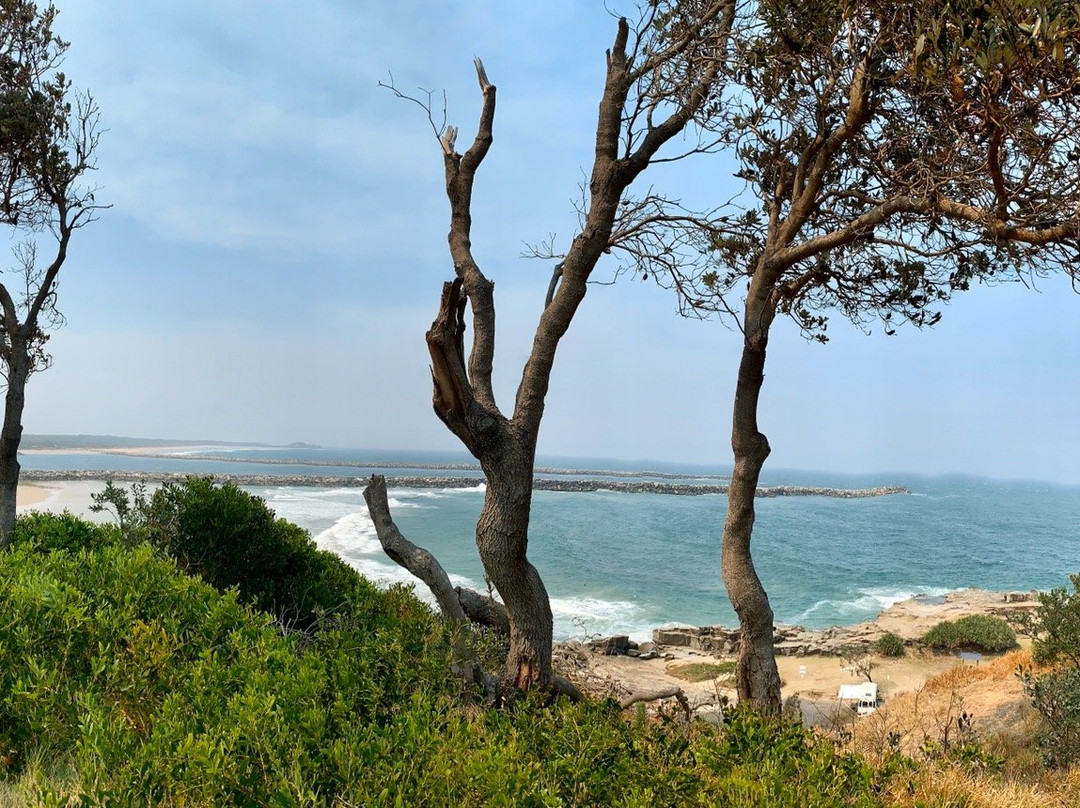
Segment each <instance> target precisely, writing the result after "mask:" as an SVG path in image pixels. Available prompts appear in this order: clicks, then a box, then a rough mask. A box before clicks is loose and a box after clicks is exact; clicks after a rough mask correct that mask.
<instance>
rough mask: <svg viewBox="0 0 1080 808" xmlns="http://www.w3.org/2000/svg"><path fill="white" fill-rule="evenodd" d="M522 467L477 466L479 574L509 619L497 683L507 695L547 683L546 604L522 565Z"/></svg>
mask: <svg viewBox="0 0 1080 808" xmlns="http://www.w3.org/2000/svg"><path fill="white" fill-rule="evenodd" d="M518 452H520V450H518ZM525 461H526V459H525V458H521V459H518V460H515V461H509V460H508V459H505V458H504V459H502V460H501V462H498V463H496V464H492V465H490V466H489V465H488V464H487V463H483V462H482V465H483V466H484V471H485V473H486V474H487V478H488V484H487V489H486V491H485V492H484V507H483V509H482V510H481V511H480V517H479V519H478V520H477V523H476V546H477V550H478V551H479V553H480V560H481V561H482V562H483V564H484V572H485V573H486V574H487V576H488V578H489V579H490V580H491V582H492V584H493V585H494V586H495V588H496V589H497V590H498V592H499V595H500V596H501V597H502V599H503V603H504V604H505V605H506V611H507V613H508V615H509V617H510V651H509V653H508V654H507V657H506V666H505V667H504V669H503V674H502V677H501V685H502V689H503V690H504V691H507V692H509V691H511V690H515V689H516V690H528V689H529V688H531V687H534V686H535V687H541V688H546V687H549V686H550V684H551V682H552V668H551V646H552V630H553V619H552V614H551V602H550V599H549V598H548V593H547V589H546V588H545V587H544V582H543V580H542V579H541V578H540V573H539V572H537V570H536V567H534V566H533V565H532V563H531V562H530V561H529V559H528V548H529V513H530V509H531V506H532V460H531V455H530V457H529V458H528V459H527V462H525Z"/></svg>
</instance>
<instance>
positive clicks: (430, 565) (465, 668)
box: [364, 474, 496, 699]
mask: <svg viewBox="0 0 1080 808" xmlns="http://www.w3.org/2000/svg"><path fill="white" fill-rule="evenodd" d="M364 501H365V502H367V506H368V514H369V515H370V516H371V521H372V522H373V523H374V524H375V533H376V535H377V536H378V537H379V543H380V544H381V545H382V547H383V550H384V551H385V552H386V554H387V555H388V556H390V558H391V559H393V560H394V562H395V563H397V564H399V565H400V566H402V567H404V568H405V569H407V570H408V571H409V572H410V573H412V574H413V575H415V576H416V577H417V578H419V579H420V580H421V581H423V582H424V584H425V585H426V586H427V587H428V589H430V590H431V593H432V594H433V595H434V596H435V601H436V602H437V603H438V604H439V609H440V610H441V611H442V614H443V618H444V619H446V620H448V621H449V622H450V623H452V624H454V625H455V626H457V628H458V629H463V628H464V627H465V625H466V624H467V623H468V622H469V618H468V617H467V616H466V614H465V610H464V609H463V608H462V605H461V602H460V601H459V600H458V595H457V591H456V590H455V589H454V587H453V586H452V585H451V584H450V576H448V575H447V574H446V570H444V569H443V567H442V565H441V564H440V563H439V562H438V560H437V559H436V558H435V556H433V555H432V554H431V553H429V552H428V551H427V550H425V549H423V548H422V547H417V546H416V545H415V544H413V543H412V542H411V541H409V540H408V539H406V538H405V537H404V536H403V535H402V533H401V531H400V530H398V527H397V525H395V524H394V520H393V518H392V517H391V516H390V505H389V502H388V501H387V498H386V478H385V477H383V476H382V475H379V474H373V475H371V480H370V481H369V482H368V485H367V487H366V488H365V489H364ZM454 656H455V660H454V669H455V673H457V674H458V675H459V676H461V678H462V679H463V680H464V681H465V682H466V683H468V684H475V685H479V686H480V687H482V688H483V690H484V694H485V697H486V698H488V699H492V698H494V695H495V691H496V684H495V679H494V678H493V677H492V676H491V675H490V674H488V673H487V672H486V671H484V669H483V667H482V666H481V665H480V660H479V659H478V658H477V656H476V654H474V653H473V652H472V651H471V650H470V649H469V648H468V647H467V646H466V645H465V642H464V639H463V637H462V636H461V634H460V633H459V634H458V636H456V637H455V639H454Z"/></svg>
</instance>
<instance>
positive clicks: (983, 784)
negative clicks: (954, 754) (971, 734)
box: [882, 764, 1080, 808]
mask: <svg viewBox="0 0 1080 808" xmlns="http://www.w3.org/2000/svg"><path fill="white" fill-rule="evenodd" d="M882 799H883V801H884V803H885V805H887V806H890V808H930V806H936V807H937V808H1076V807H1077V806H1078V805H1080V771H1077V770H1072V771H1068V772H1061V773H1054V772H1051V773H1045V774H1044V775H1043V776H1041V777H1039V778H1037V779H1034V780H1031V781H1025V782H1010V781H1009V780H1006V779H1004V778H1001V777H997V776H994V775H989V774H985V773H982V772H971V771H965V770H964V769H963V768H962V767H961V766H959V765H957V764H953V765H946V766H930V765H926V766H923V767H922V768H921V769H920V770H919V771H918V772H917V773H916V774H915V776H914V777H911V778H906V777H905V778H900V779H898V780H897V781H895V782H893V783H892V784H891V786H890V788H889V789H888V790H886V791H885V793H884V794H882Z"/></svg>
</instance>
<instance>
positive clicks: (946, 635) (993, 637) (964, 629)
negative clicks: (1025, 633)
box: [923, 614, 1016, 654]
mask: <svg viewBox="0 0 1080 808" xmlns="http://www.w3.org/2000/svg"><path fill="white" fill-rule="evenodd" d="M923 642H924V643H926V645H928V646H929V647H930V648H933V649H935V650H937V651H980V652H983V653H988V654H994V653H1000V652H1002V651H1008V650H1010V649H1012V648H1015V647H1016V633H1015V632H1014V631H1013V630H1012V629H1011V628H1010V627H1009V624H1008V623H1006V622H1005V621H1004V620H1002V619H1001V618H1000V617H993V616H991V615H985V614H976V615H968V616H967V617H961V618H960V619H958V620H946V621H944V622H942V623H938V624H937V625H936V626H934V627H933V628H932V629H930V630H929V631H928V632H926V635H925V636H924V637H923Z"/></svg>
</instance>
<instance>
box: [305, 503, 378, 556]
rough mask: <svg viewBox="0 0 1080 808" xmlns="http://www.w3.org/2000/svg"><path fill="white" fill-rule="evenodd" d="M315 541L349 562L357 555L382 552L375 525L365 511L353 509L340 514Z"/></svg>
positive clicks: (322, 547) (324, 548)
mask: <svg viewBox="0 0 1080 808" xmlns="http://www.w3.org/2000/svg"><path fill="white" fill-rule="evenodd" d="M315 543H316V544H317V545H318V546H319V547H320V548H321V549H323V550H330V551H331V552H335V553H337V554H338V555H340V556H342V557H343V558H345V559H347V560H348V561H350V562H351V561H353V560H355V559H356V557H357V556H365V555H374V554H375V553H381V552H382V545H381V544H379V538H378V536H377V535H376V534H375V525H374V523H373V522H372V521H371V517H370V516H368V515H367V512H366V511H354V512H352V513H348V514H346V515H345V516H342V517H341V518H340V519H338V520H337V521H336V522H334V524H333V525H331V526H330V527H328V528H327V529H326V530H324V531H323V532H322V533H320V534H319V535H318V536H316V537H315Z"/></svg>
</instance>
